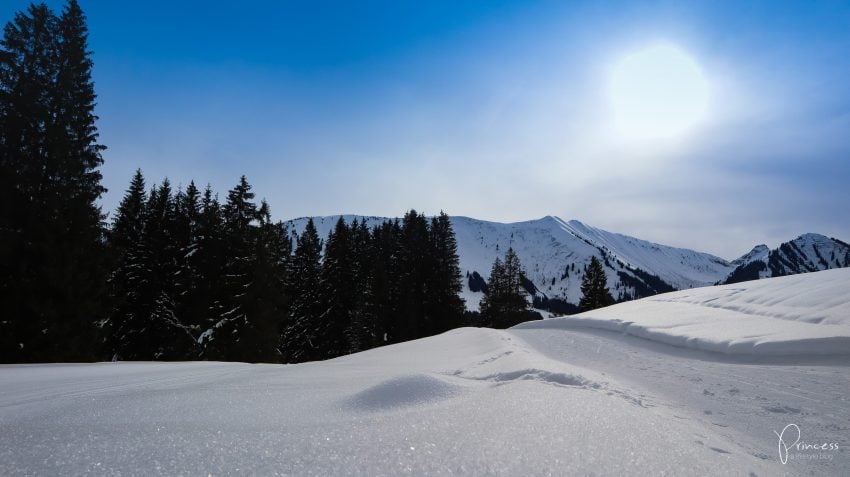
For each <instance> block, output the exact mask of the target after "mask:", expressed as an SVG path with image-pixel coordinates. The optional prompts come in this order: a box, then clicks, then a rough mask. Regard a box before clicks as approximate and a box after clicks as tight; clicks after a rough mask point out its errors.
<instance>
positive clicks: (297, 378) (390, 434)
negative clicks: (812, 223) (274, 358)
mask: <svg viewBox="0 0 850 477" xmlns="http://www.w3.org/2000/svg"><path fill="white" fill-rule="evenodd" d="M838 272H843V271H836V272H819V273H816V274H807V275H799V276H795V277H790V278H783V279H769V280H764V281H759V282H753V283H752V284H750V283H747V284H737V285H735V286H734V287H733V288H730V287H723V288H717V289H713V290H715V293H717V295H716V296H717V297H718V298H717V299H716V300H713V301H711V302H710V303H713V304H714V305H716V307H715V308H709V307H707V306H705V305H704V304H705V303H706V300H708V299H710V297H708V296H703V295H697V294H694V293H695V292H696V291H694V290H692V291H689V292H687V293H684V292H679V293H675V294H670V295H666V296H664V297H666V298H670V297H679V298H678V300H679V301H677V302H670V301H657V300H656V301H653V300H643V301H642V303H649V304H651V305H652V306H654V307H656V310H659V312H662V311H663V310H665V309H666V307H669V306H676V307H681V308H676V310H678V311H681V312H682V313H685V312H687V313H690V314H683V315H682V316H680V320H682V321H684V322H697V323H705V321H706V320H707V319H708V318H706V317H703V315H701V314H700V313H702V311H701V310H703V309H710V310H713V313H717V315H712V316H726V315H728V316H734V317H735V318H734V320H738V321H741V322H745V321H748V320H753V319H769V320H771V322H773V323H775V324H776V325H777V326H780V325H782V324H791V325H805V326H811V327H816V328H817V327H820V328H824V329H829V330H833V329H834V330H838V329H841V330H844V329H846V328H844V327H845V326H846V320H847V315H848V314H850V313H848V312H849V311H850V310H848V309H847V304H846V303H847V302H846V300H847V297H848V295H850V294H848V293H846V292H842V290H845V291H846V285H845V288H841V286H838V285H836V284H835V283H833V282H834V281H843V282H844V283H845V284H846V283H847V282H848V280H850V275H848V274H846V273H844V274H843V275H842V274H840V273H838ZM789 279H798V280H800V283H798V284H797V286H798V287H801V288H805V289H807V290H809V292H810V293H816V294H817V296H809V297H808V298H807V297H806V296H805V295H802V294H800V295H795V293H794V292H795V290H796V289H795V288H793V287H791V286H790V283H789V282H788V281H787V280H789ZM808 282H811V283H808ZM730 289H744V291H742V292H740V293H738V294H735V295H724V294H723V293H725V292H724V291H723V290H730ZM708 290H711V289H708ZM708 290H706V291H705V292H706V293H707V291H708ZM702 292H704V291H703V290H700V293H702ZM688 293H690V294H688ZM837 293H842V294H840V295H838V294H837ZM791 295H794V296H791ZM664 297H662V296H659V297H657V298H664ZM686 297H691V298H686ZM748 297H749V298H748ZM771 297H772V298H771ZM750 298H751V300H750ZM695 303H696V304H695ZM614 308H616V307H612V308H611V309H614ZM742 309H744V311H746V313H745V312H744V311H741V310H742ZM642 310H643V311H642V312H643V313H648V311H647V310H649V308H646V309H642ZM678 311H677V312H678ZM756 312H757V313H758V314H757V313H756ZM692 315H697V316H698V317H701V318H699V319H696V318H694V317H693V316H692ZM641 316H643V315H641ZM641 316H637V315H636V316H635V317H631V318H627V317H625V316H623V318H624V319H631V320H633V321H638V320H639V319H642V318H641ZM813 317H814V318H817V317H822V318H823V319H822V320H820V323H817V324H813V323H809V322H811V321H817V320H816V319H814V318H813ZM665 319H666V320H667V322H668V323H669V324H670V325H671V326H672V327H673V328H675V326H674V325H675V323H674V321H675V320H674V317H672V316H668V317H667V318H665ZM829 322H835V323H838V324H827V323H829ZM546 323H547V324H558V323H560V324H558V325H557V327H555V328H539V327H537V328H534V327H530V325H524V326H522V327H520V329H511V330H507V331H497V330H489V329H474V328H464V329H459V330H454V331H451V332H448V333H445V334H443V335H440V336H436V337H432V338H426V339H421V340H416V341H411V342H408V343H402V344H398V345H393V346H387V347H384V348H379V349H375V350H371V351H367V352H363V353H358V354H355V355H351V356H347V357H343V358H339V359H335V360H331V361H326V362H316V363H305V364H299V365H252V364H240V363H101V364H87V365H7V366H0V429H1V430H2V432H0V475H3V476H6V475H79V474H97V475H103V474H105V475H117V474H120V475H208V474H212V475H222V474H239V475H243V474H259V475H321V476H325V475H411V474H412V475H455V474H460V475H490V474H495V475H547V474H551V475H575V474H578V475H589V474H596V475H617V476H621V475H745V476H748V475H759V476H765V475H809V474H812V475H847V473H848V471H850V453H848V452H847V450H846V449H847V446H849V445H850V402H848V396H847V395H848V391H850V372H848V371H850V357H848V356H847V355H829V356H824V355H822V356H813V355H807V356H802V355H794V354H791V355H782V356H765V355H762V356H744V355H735V354H718V353H710V352H706V351H700V350H695V349H688V348H684V347H674V346H670V345H668V344H664V343H658V342H654V341H650V340H646V339H642V338H636V337H633V336H629V335H627V334H624V333H620V332H612V331H608V330H599V329H593V328H588V327H584V326H579V327H567V326H566V325H565V324H564V323H561V322H560V321H559V320H547V321H546ZM733 323H734V321H733V319H732V318H730V319H729V320H727V321H723V322H721V324H720V326H719V327H721V328H724V329H726V328H730V327H732V324H733ZM759 326H761V325H759ZM757 328H758V327H757ZM701 329H708V328H707V327H703V328H701ZM732 329H735V328H734V327H732ZM674 331H675V330H674ZM691 332H692V333H696V332H695V331H691ZM747 332H749V331H747ZM842 336H843V335H842ZM740 338H741V339H744V340H746V339H748V338H747V337H746V336H741V337H740ZM711 339H714V338H711ZM799 343H802V344H798V345H795V346H797V347H795V348H793V350H794V352H796V351H798V350H799V349H801V348H799V346H803V345H805V346H810V353H809V354H815V353H820V352H821V351H819V350H820V346H821V345H822V343H821V342H820V341H817V340H814V341H812V340H810V341H805V340H800V341H799ZM778 349H779V348H774V351H776V350H778ZM789 349H791V348H789ZM789 424H795V425H797V426H798V427H799V429H800V432H801V441H802V442H806V443H815V442H817V443H820V442H838V443H839V448H838V449H837V450H833V451H829V452H821V453H814V452H813V451H810V450H809V451H801V452H800V453H801V455H805V456H811V455H813V454H814V455H824V456H825V455H829V456H830V458H829V459H827V458H825V457H823V458H818V459H817V460H814V459H813V458H811V457H801V458H797V459H790V460H789V461H788V463H787V464H785V465H783V464H782V463H781V462H780V460H779V453H778V438H777V436H776V434H774V431H775V432H781V431H782V430H783V428H785V427H786V426H787V425H789ZM792 443H793V439H791V442H788V444H789V445H790V444H792ZM792 452H796V451H793V450H792Z"/></svg>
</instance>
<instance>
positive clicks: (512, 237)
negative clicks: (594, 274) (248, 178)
mask: <svg viewBox="0 0 850 477" xmlns="http://www.w3.org/2000/svg"><path fill="white" fill-rule="evenodd" d="M339 217H340V216H338V215H337V216H328V217H315V218H314V222H315V224H316V229H317V230H318V232H319V236H320V237H323V238H324V237H327V235H328V232H330V230H331V229H332V228H333V226H334V224H336V221H337V220H338V218H339ZM343 217H344V218H345V220H346V221H348V222H350V221H351V220H353V219H355V218H357V219H358V220H361V221H362V220H366V222H367V224H369V225H370V226H373V225H377V224H379V223H381V222H382V221H384V220H386V219H385V218H382V217H362V216H355V215H345V216H343ZM451 221H452V227H453V228H454V231H455V235H456V237H457V242H458V255H459V256H460V266H461V271H462V272H463V273H464V274H466V275H467V277H468V276H469V275H471V274H472V273H473V272H477V273H478V274H479V275H480V276H481V277H483V278H484V279H487V278H489V273H490V268H491V267H492V265H493V260H495V258H496V256H501V255H503V254H504V252H505V250H507V248H508V247H513V248H514V250H515V251H516V252H517V255H518V256H519V258H520V261H521V262H522V264H523V266H524V268H525V271H526V274H527V276H528V279H529V280H531V282H532V283H533V284H534V285H535V287H536V288H537V292H536V294H537V295H538V296H539V297H543V296H545V297H547V298H556V299H560V300H565V301H567V302H569V303H572V304H577V303H578V302H579V300H580V299H581V289H580V286H581V278H582V273H583V269H584V267H585V266H586V265H587V264H589V263H590V259H591V257H593V256H596V257H597V258H598V259H600V260H601V261H602V263H603V265H604V268H605V273H606V276H607V278H608V286H609V289H610V290H611V293H612V295H613V296H614V298H616V299H618V300H620V299H626V298H630V297H645V296H652V295H655V294H658V293H663V292H667V291H672V290H683V289H689V288H695V287H703V286H707V285H713V284H715V283H718V282H722V281H724V280H727V279H728V278H729V277H731V276H741V275H742V272H739V271H738V270H744V269H746V270H749V269H747V268H746V267H748V266H749V267H754V266H755V267H758V266H759V265H752V264H754V263H763V265H764V270H766V271H764V272H762V274H761V275H760V276H761V277H765V276H779V275H789V274H793V273H801V272H804V271H812V270H818V269H825V268H836V267H838V266H842V267H843V266H847V265H850V247H847V246H846V244H843V243H842V242H839V241H837V240H834V239H828V238H826V237H823V236H821V235H816V234H807V235H804V236H801V237H800V238H798V239H797V240H795V241H793V242H790V245H789V244H783V245H782V246H781V247H780V248H779V249H777V250H776V251H769V250H768V249H767V247H766V246H764V245H760V246H757V247H755V248H754V249H753V251H751V252H749V253H748V254H746V255H744V256H743V257H740V258H738V259H736V260H734V261H732V262H727V261H726V260H724V259H722V258H719V257H716V256H714V255H711V254H708V253H702V252H697V251H694V250H689V249H683V248H677V247H670V246H666V245H661V244H657V243H653V242H648V241H646V240H640V239H637V238H634V237H629V236H627V235H622V234H617V233H612V232H607V231H605V230H601V229H598V228H595V227H592V226H589V225H586V224H584V223H582V222H579V221H576V220H572V221H569V222H565V221H563V220H561V219H559V218H557V217H551V216H547V217H544V218H542V219H538V220H529V221H526V222H516V223H508V224H504V223H498V222H488V221H484V220H477V219H473V218H469V217H460V216H455V217H451ZM306 223H307V219H306V218H300V219H294V220H290V221H288V222H287V226H288V227H289V228H290V230H291V231H292V233H293V234H300V233H301V232H302V231H303V230H304V225H305V224H306ZM842 247H843V248H842ZM786 250H789V252H786ZM819 254H820V255H819ZM769 256H770V257H774V258H772V259H771V260H773V261H774V262H776V263H777V264H779V265H776V266H774V265H770V267H771V268H768V267H769V264H768V261H769V260H768V259H769ZM820 256H822V257H823V259H824V260H821V259H820V258H819V257H820ZM771 263H772V262H771ZM824 263H826V265H824ZM793 264H798V265H797V266H793ZM783 267H784V268H783ZM773 269H777V270H781V271H778V272H776V273H774V274H770V270H773ZM736 273H737V274H736ZM757 275H758V274H757ZM754 278H758V276H756V277H754ZM750 279H752V278H750ZM465 283H466V285H465V287H464V291H463V298H464V299H465V300H466V304H467V308H468V309H471V310H477V309H478V303H479V302H480V300H481V297H482V294H481V293H480V292H473V291H472V290H470V288H469V282H468V280H465Z"/></svg>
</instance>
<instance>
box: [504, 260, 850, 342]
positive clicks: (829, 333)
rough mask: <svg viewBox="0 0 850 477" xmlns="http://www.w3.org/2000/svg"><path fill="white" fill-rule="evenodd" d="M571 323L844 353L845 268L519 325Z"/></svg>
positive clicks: (848, 288) (848, 307)
mask: <svg viewBox="0 0 850 477" xmlns="http://www.w3.org/2000/svg"><path fill="white" fill-rule="evenodd" d="M575 326H585V327H592V328H601V329H605V330H613V331H620V332H623V333H626V334H629V335H634V336H638V337H641V338H646V339H650V340H655V341H660V342H663V343H667V344H671V345H675V346H682V347H688V348H696V349H701V350H706V351H714V352H720V353H727V354H750V355H774V356H776V355H805V354H811V355H836V354H837V355H840V354H850V269H846V268H845V269H835V270H826V271H821V272H816V273H805V274H801V275H793V276H787V277H778V278H768V279H764V280H758V281H750V282H743V283H736V284H733V285H723V286H717V287H707V288H698V289H692V290H684V291H679V292H673V293H665V294H662V295H657V296H654V297H650V298H644V299H641V300H636V301H632V302H627V303H620V304H617V305H613V306H610V307H607V308H601V309H598V310H593V311H589V312H586V313H581V314H578V315H573V316H569V317H564V318H555V319H549V320H543V321H538V322H529V323H523V324H521V325H518V326H517V328H526V329H528V328H561V327H575Z"/></svg>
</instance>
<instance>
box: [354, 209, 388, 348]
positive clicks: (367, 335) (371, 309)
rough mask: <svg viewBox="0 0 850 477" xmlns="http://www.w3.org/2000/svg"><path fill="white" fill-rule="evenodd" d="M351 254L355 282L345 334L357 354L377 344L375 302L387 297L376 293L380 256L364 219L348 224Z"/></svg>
mask: <svg viewBox="0 0 850 477" xmlns="http://www.w3.org/2000/svg"><path fill="white" fill-rule="evenodd" d="M351 255H352V259H353V268H354V281H353V283H352V284H351V286H352V290H353V293H354V296H355V297H356V300H355V304H354V306H353V308H352V309H351V314H350V317H351V319H350V323H349V326H348V329H347V330H346V336H347V338H348V345H349V349H348V351H349V352H350V353H356V352H358V351H363V350H367V349H369V348H372V347H374V346H377V344H378V343H379V341H378V330H377V325H378V321H377V314H376V313H375V312H376V304H377V302H378V301H380V300H385V299H386V297H384V296H379V295H377V294H376V291H375V289H374V286H375V277H374V275H375V273H376V272H377V271H378V269H379V263H380V259H379V257H378V254H377V247H376V244H375V240H374V236H373V234H372V233H370V231H369V228H368V226H367V225H366V220H362V221H360V222H358V221H357V219H355V220H354V221H353V222H352V224H351Z"/></svg>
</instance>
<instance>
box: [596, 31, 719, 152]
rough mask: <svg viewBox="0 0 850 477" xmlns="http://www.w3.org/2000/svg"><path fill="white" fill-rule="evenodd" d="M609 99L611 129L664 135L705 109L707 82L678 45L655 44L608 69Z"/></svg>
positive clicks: (681, 128) (684, 128) (635, 134)
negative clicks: (613, 127) (613, 124)
mask: <svg viewBox="0 0 850 477" xmlns="http://www.w3.org/2000/svg"><path fill="white" fill-rule="evenodd" d="M610 99H611V106H612V108H613V112H614V121H615V124H616V127H617V129H618V130H619V131H620V132H621V133H622V134H624V135H626V136H628V137H632V138H639V139H643V138H649V139H652V138H668V137H672V136H676V135H679V134H681V133H683V132H685V131H687V130H689V129H691V128H692V127H693V126H694V125H695V124H696V123H698V122H699V121H700V120H701V119H702V118H703V117H704V116H705V114H706V110H707V109H708V100H709V85H708V81H707V80H706V78H705V76H704V75H703V73H702V70H701V69H700V67H699V65H698V64H697V63H696V61H694V59H693V58H691V57H690V56H689V55H688V54H687V53H685V52H684V51H682V50H681V49H680V48H678V47H676V46H673V45H669V44H663V45H657V46H653V47H650V48H647V49H644V50H640V51H637V52H635V53H632V54H630V55H628V56H626V57H624V58H623V59H621V60H620V61H619V62H618V63H616V65H615V66H614V68H613V69H612V72H611V78H610Z"/></svg>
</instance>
